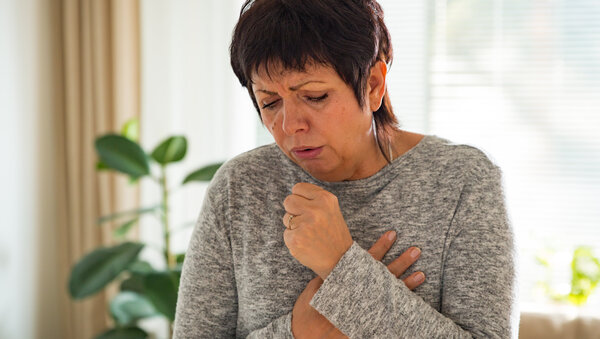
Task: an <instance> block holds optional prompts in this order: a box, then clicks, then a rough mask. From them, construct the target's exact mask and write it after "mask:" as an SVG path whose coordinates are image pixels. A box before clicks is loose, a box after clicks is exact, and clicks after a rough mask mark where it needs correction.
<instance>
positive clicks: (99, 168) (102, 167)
mask: <svg viewBox="0 0 600 339" xmlns="http://www.w3.org/2000/svg"><path fill="white" fill-rule="evenodd" d="M109 169H110V167H108V166H106V164H105V163H103V162H102V161H100V160H98V162H96V171H105V170H109Z"/></svg>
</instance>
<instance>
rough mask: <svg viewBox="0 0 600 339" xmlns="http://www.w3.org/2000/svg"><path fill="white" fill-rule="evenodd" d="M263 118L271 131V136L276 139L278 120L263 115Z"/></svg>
mask: <svg viewBox="0 0 600 339" xmlns="http://www.w3.org/2000/svg"><path fill="white" fill-rule="evenodd" d="M261 118H262V121H263V124H264V125H265V127H266V128H267V130H269V132H270V133H271V135H272V136H273V137H275V136H276V135H277V126H278V122H277V119H276V118H275V117H274V116H270V115H268V114H261Z"/></svg>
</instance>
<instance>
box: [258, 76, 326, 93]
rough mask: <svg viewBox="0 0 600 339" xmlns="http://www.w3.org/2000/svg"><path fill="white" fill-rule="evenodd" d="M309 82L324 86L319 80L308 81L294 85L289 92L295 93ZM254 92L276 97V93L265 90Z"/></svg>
mask: <svg viewBox="0 0 600 339" xmlns="http://www.w3.org/2000/svg"><path fill="white" fill-rule="evenodd" d="M311 82H316V83H320V84H324V83H325V82H324V81H319V80H309V81H305V82H303V83H301V84H298V85H296V86H292V87H290V90H291V91H297V90H298V89H300V88H301V87H302V86H304V85H307V84H310V83H311ZM256 91H257V92H263V93H266V94H269V95H276V94H277V93H275V92H271V91H267V90H266V89H257V90H256Z"/></svg>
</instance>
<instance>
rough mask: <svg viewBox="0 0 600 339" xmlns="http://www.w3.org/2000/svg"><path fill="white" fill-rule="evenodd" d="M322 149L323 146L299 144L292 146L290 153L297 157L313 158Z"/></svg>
mask: <svg viewBox="0 0 600 339" xmlns="http://www.w3.org/2000/svg"><path fill="white" fill-rule="evenodd" d="M322 151H323V146H320V147H312V146H300V147H294V148H292V154H294V155H295V156H296V157H297V158H299V159H314V158H316V157H317V156H319V154H321V152H322Z"/></svg>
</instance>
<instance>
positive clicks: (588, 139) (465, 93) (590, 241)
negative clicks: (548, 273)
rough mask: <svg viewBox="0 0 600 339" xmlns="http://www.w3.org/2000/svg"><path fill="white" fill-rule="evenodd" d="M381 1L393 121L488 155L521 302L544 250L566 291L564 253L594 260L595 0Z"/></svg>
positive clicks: (597, 154)
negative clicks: (390, 62)
mask: <svg viewBox="0 0 600 339" xmlns="http://www.w3.org/2000/svg"><path fill="white" fill-rule="evenodd" d="M381 4H382V6H383V7H384V11H385V14H386V22H387V24H388V26H390V30H391V34H392V39H393V43H394V48H395V62H394V66H393V68H392V72H391V73H390V78H389V79H388V83H389V89H390V92H391V98H392V103H393V105H394V107H395V108H396V113H397V115H398V116H399V118H400V119H401V120H402V121H403V122H404V125H405V127H407V129H411V127H412V129H413V130H418V131H421V132H425V133H431V134H436V135H440V136H443V137H446V138H449V139H451V140H453V141H457V142H464V143H468V144H472V145H475V146H477V147H479V148H482V149H483V150H484V151H486V152H487V153H489V155H490V156H491V158H492V159H493V160H494V161H495V162H496V163H497V164H498V165H500V167H501V168H502V169H503V172H504V180H505V191H506V197H507V205H508V209H509V213H510V216H511V221H512V225H513V227H514V229H515V232H516V235H517V240H518V246H519V250H520V262H519V264H520V271H521V277H520V282H521V287H520V294H521V299H522V300H523V301H534V299H535V297H534V294H533V292H532V291H533V287H534V285H535V282H536V281H538V280H539V279H541V278H543V271H542V269H541V267H539V266H537V265H536V263H535V260H534V256H535V253H536V252H537V251H539V250H540V249H543V248H544V247H546V246H552V247H554V248H555V249H557V250H559V251H562V252H561V253H563V259H566V260H562V261H561V262H556V263H555V264H556V267H555V268H556V269H557V272H559V274H558V277H557V279H558V280H560V281H562V284H561V285H562V286H563V288H565V289H567V290H566V292H568V287H569V283H570V266H569V264H570V258H567V257H566V256H570V255H571V251H572V249H573V248H574V247H575V246H577V245H590V246H593V247H595V249H596V254H600V253H599V251H598V250H600V131H599V129H600V1H598V0H568V1H567V0H553V1H552V0H493V1H481V0H430V1H415V2H408V1H392V0H387V1H383V0H382V1H381ZM403 25H408V26H409V27H404V26H403ZM403 29H404V30H406V31H405V32H402V30H403ZM413 121H416V123H413ZM407 122H410V123H407ZM563 292H565V290H563ZM599 294H600V293H595V299H592V300H590V302H592V303H594V302H595V303H598V302H600V298H599V297H598V295H599Z"/></svg>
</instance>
